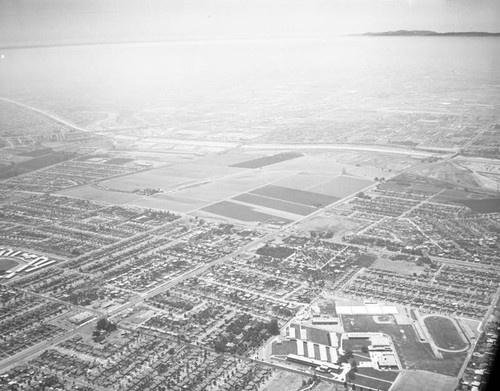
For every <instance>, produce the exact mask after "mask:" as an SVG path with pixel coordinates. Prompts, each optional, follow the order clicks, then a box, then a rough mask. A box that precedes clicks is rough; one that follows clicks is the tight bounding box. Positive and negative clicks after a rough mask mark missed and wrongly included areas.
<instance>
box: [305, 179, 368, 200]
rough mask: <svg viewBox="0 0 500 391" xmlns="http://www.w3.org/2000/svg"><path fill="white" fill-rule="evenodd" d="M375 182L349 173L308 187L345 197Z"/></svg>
mask: <svg viewBox="0 0 500 391" xmlns="http://www.w3.org/2000/svg"><path fill="white" fill-rule="evenodd" d="M372 183H373V182H372V181H369V180H367V179H361V178H354V177H351V176H347V175H340V176H338V177H336V178H334V179H332V180H331V181H329V182H326V183H322V184H320V185H318V186H315V187H312V188H310V189H308V190H309V191H313V192H316V193H321V194H327V195H330V196H334V197H338V198H344V197H347V196H350V195H351V194H355V193H357V192H358V191H360V190H362V189H364V188H365V187H367V186H369V185H371V184H372Z"/></svg>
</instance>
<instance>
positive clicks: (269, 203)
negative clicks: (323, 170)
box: [234, 193, 317, 216]
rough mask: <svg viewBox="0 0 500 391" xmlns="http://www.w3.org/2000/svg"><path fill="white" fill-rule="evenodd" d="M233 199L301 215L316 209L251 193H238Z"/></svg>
mask: <svg viewBox="0 0 500 391" xmlns="http://www.w3.org/2000/svg"><path fill="white" fill-rule="evenodd" d="M234 199H235V200H237V201H242V202H246V203H248V204H253V205H259V206H265V207H266V208H271V209H277V210H282V211H284V212H289V213H294V214H297V215H301V216H307V215H309V214H311V213H313V212H315V211H317V209H316V208H311V207H309V206H306V205H302V204H295V203H292V202H287V201H282V200H277V199H276V198H270V197H262V196H259V195H256V194H251V193H246V194H240V195H239V196H236V197H234Z"/></svg>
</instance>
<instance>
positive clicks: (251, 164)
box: [230, 152, 303, 168]
mask: <svg viewBox="0 0 500 391" xmlns="http://www.w3.org/2000/svg"><path fill="white" fill-rule="evenodd" d="M301 156H303V155H302V154H301V153H300V152H283V153H278V154H276V155H272V156H264V157H261V158H258V159H252V160H248V161H245V162H241V163H237V164H233V165H232V166H230V167H242V168H260V167H264V166H269V165H271V164H276V163H281V162H284V161H286V160H290V159H296V158H298V157H301Z"/></svg>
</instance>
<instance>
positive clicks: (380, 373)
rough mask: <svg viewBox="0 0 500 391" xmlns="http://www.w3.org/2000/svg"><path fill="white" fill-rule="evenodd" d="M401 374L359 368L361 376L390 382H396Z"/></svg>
mask: <svg viewBox="0 0 500 391" xmlns="http://www.w3.org/2000/svg"><path fill="white" fill-rule="evenodd" d="M399 373H400V372H398V371H377V370H376V369H374V368H366V367H365V368H359V367H358V374H360V375H365V376H371V377H376V378H379V379H383V380H389V381H394V380H396V378H397V377H398V375H399Z"/></svg>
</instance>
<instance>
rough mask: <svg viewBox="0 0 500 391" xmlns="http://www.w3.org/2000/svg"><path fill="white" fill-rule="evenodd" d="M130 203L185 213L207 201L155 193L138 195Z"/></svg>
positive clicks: (203, 204) (205, 203) (204, 204)
mask: <svg viewBox="0 0 500 391" xmlns="http://www.w3.org/2000/svg"><path fill="white" fill-rule="evenodd" d="M130 204H132V205H135V206H139V207H142V208H153V209H161V210H170V211H172V210H173V211H176V212H180V213H187V212H190V211H192V210H195V209H199V208H201V207H203V206H206V205H207V204H208V202H203V201H198V200H193V199H189V198H185V197H175V196H170V195H168V194H155V195H154V196H151V197H139V198H136V199H135V200H134V201H132V202H130Z"/></svg>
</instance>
